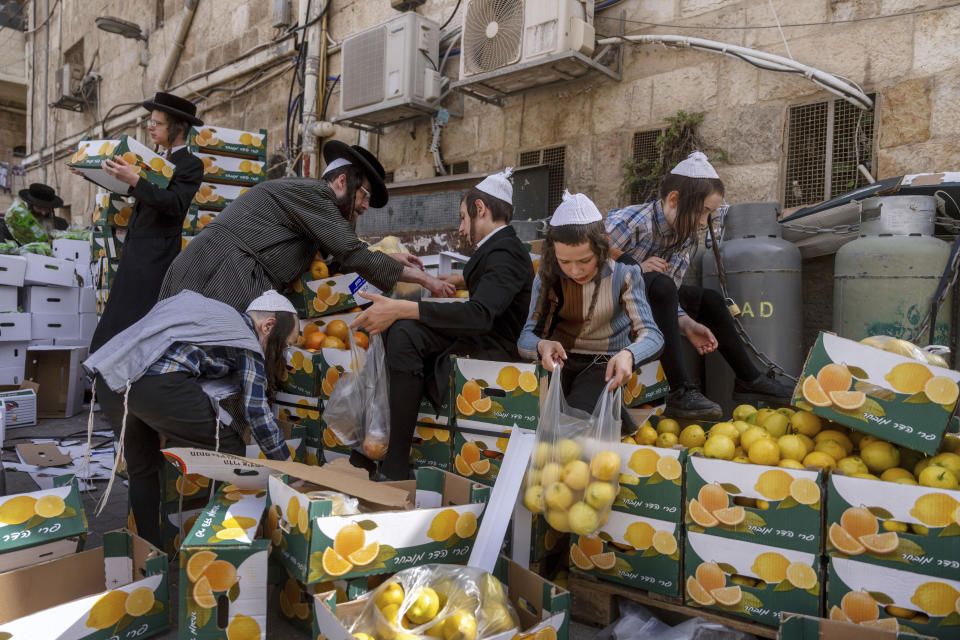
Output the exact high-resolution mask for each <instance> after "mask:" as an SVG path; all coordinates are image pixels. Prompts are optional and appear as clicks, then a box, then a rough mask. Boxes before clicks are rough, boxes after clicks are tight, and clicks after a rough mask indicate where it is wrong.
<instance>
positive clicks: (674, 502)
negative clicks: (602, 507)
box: [610, 443, 687, 522]
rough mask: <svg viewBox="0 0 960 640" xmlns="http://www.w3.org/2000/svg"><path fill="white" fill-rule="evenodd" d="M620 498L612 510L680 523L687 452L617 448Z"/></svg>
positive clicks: (630, 446) (626, 446)
mask: <svg viewBox="0 0 960 640" xmlns="http://www.w3.org/2000/svg"><path fill="white" fill-rule="evenodd" d="M610 449H611V450H612V451H614V452H615V453H616V454H617V455H618V456H620V479H619V480H620V494H619V495H618V496H617V499H616V501H615V502H614V503H613V509H614V510H615V511H620V512H621V513H629V514H633V515H636V516H646V517H647V518H654V519H657V520H665V521H667V522H682V521H683V468H684V464H685V463H686V460H687V451H686V449H680V448H677V449H665V448H663V447H651V446H647V445H639V444H638V445H633V444H623V443H620V444H617V445H613V446H611V447H610Z"/></svg>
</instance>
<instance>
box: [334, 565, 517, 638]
mask: <svg viewBox="0 0 960 640" xmlns="http://www.w3.org/2000/svg"><path fill="white" fill-rule="evenodd" d="M518 625H519V618H518V617H517V613H516V611H515V610H514V608H513V606H512V605H511V604H510V601H509V600H508V599H507V594H506V591H505V590H504V588H503V584H502V583H501V582H500V581H499V580H497V578H495V577H494V576H492V575H491V574H489V573H487V572H486V571H483V570H482V569H475V568H473V567H461V566H455V565H448V564H428V565H423V566H420V567H414V568H412V569H406V570H404V571H401V572H399V573H397V574H396V575H394V576H393V577H392V578H391V579H390V580H389V581H387V582H385V583H384V584H382V585H380V586H379V587H378V588H377V589H376V590H375V591H374V592H373V593H371V594H370V596H369V597H368V598H367V604H366V606H365V607H364V608H363V611H362V612H361V613H360V615H359V617H357V619H356V620H354V621H353V622H352V623H351V624H350V626H349V630H350V633H351V634H352V635H353V637H354V638H357V639H358V640H369V639H373V638H400V637H401V636H403V637H412V638H424V639H427V640H430V639H432V638H449V639H451V640H452V639H454V638H456V639H458V640H483V638H489V637H492V636H495V635H497V634H500V633H503V632H505V631H511V630H516V628H517V627H518Z"/></svg>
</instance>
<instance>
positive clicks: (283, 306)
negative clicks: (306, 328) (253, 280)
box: [247, 289, 297, 315]
mask: <svg viewBox="0 0 960 640" xmlns="http://www.w3.org/2000/svg"><path fill="white" fill-rule="evenodd" d="M247 311H269V312H272V313H273V312H277V311H288V312H290V313H292V314H293V315H297V310H296V309H294V308H293V304H292V303H291V302H290V301H289V300H287V299H286V298H284V297H283V296H282V295H280V294H279V293H277V292H276V291H275V290H273V289H268V290H267V291H264V292H263V294H261V295H260V297H259V298H257V299H255V300H254V301H253V302H251V303H250V306H249V307H247Z"/></svg>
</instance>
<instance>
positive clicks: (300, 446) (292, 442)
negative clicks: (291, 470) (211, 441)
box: [243, 420, 309, 462]
mask: <svg viewBox="0 0 960 640" xmlns="http://www.w3.org/2000/svg"><path fill="white" fill-rule="evenodd" d="M277 426H278V427H280V432H281V433H283V438H284V440H286V441H287V449H288V450H289V451H290V459H291V460H292V461H293V462H306V460H305V458H306V447H307V440H308V435H307V434H308V431H309V429H308V428H307V426H306V425H303V424H297V423H295V422H287V421H286V420H278V421H277ZM243 441H244V443H245V444H246V446H247V448H246V451H245V452H244V455H246V457H248V458H254V459H259V460H266V459H267V456H266V455H264V453H263V450H262V449H260V445H259V444H257V441H256V440H255V439H254V437H253V433H252V432H251V431H250V429H249V428H246V429H244V430H243Z"/></svg>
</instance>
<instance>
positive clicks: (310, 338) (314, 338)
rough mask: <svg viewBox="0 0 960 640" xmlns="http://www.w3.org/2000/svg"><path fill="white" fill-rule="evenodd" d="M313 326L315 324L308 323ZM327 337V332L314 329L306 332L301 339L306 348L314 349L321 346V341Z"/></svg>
mask: <svg viewBox="0 0 960 640" xmlns="http://www.w3.org/2000/svg"><path fill="white" fill-rule="evenodd" d="M308 326H312V327H315V326H316V325H308ZM326 339H327V334H325V333H323V332H322V331H314V332H312V333H310V334H307V335H306V337H305V338H304V339H303V346H304V347H305V348H306V349H311V350H316V349H320V348H322V347H323V341H324V340H326Z"/></svg>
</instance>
